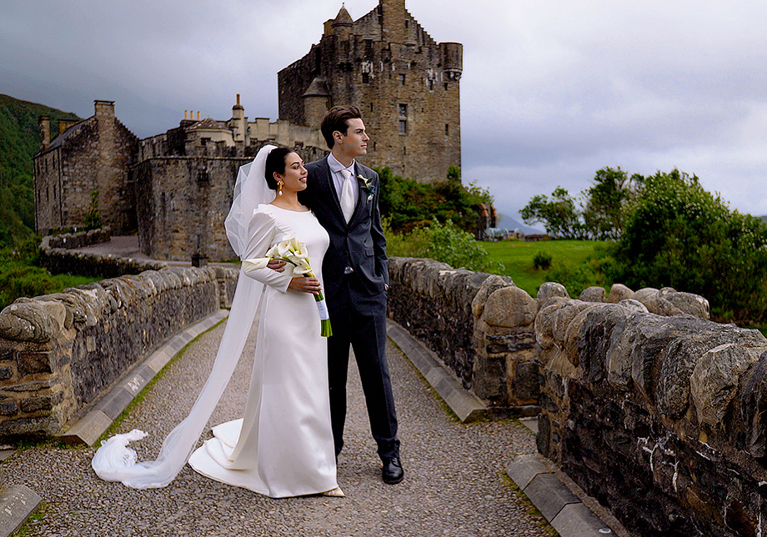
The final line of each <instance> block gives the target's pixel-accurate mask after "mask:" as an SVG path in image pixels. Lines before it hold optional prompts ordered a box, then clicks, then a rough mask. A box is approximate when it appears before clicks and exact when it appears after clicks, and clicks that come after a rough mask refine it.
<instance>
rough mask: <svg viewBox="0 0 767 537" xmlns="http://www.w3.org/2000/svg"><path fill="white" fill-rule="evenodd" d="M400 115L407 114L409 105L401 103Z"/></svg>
mask: <svg viewBox="0 0 767 537" xmlns="http://www.w3.org/2000/svg"><path fill="white" fill-rule="evenodd" d="M399 115H400V116H407V105H406V104H400V105H399Z"/></svg>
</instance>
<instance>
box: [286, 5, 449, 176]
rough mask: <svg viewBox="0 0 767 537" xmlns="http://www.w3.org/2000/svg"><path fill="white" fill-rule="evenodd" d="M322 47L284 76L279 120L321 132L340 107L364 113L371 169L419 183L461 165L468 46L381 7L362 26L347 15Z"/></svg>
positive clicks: (332, 25) (330, 25)
mask: <svg viewBox="0 0 767 537" xmlns="http://www.w3.org/2000/svg"><path fill="white" fill-rule="evenodd" d="M323 30H324V32H323V35H322V38H321V39H320V42H319V43H318V44H316V45H313V46H312V47H311V50H310V51H309V53H308V54H306V55H305V56H304V57H303V58H301V59H299V60H297V61H295V62H294V63H292V64H291V65H289V66H288V67H286V68H284V69H282V70H281V71H280V72H279V74H278V87H279V111H280V119H281V120H287V121H290V122H292V123H296V124H299V125H306V126H308V127H314V128H316V127H319V118H321V116H322V114H324V111H325V110H326V109H327V108H329V107H331V106H335V105H339V104H353V105H356V106H358V107H359V108H360V109H361V110H362V115H363V119H364V121H365V125H366V127H367V130H368V133H369V134H370V137H371V141H370V143H369V144H368V154H367V156H366V157H365V158H364V159H361V160H364V162H365V164H367V165H370V166H381V167H383V166H388V167H390V168H391V169H392V171H393V172H394V173H395V175H401V176H403V177H409V178H411V179H415V180H417V181H420V182H433V181H440V180H444V179H445V177H446V175H447V169H448V167H449V166H450V165H453V164H454V165H457V166H460V165H461V118H460V78H461V72H462V69H463V46H462V45H461V44H460V43H437V42H435V41H434V40H433V39H432V38H431V36H430V35H429V34H428V33H427V32H426V31H425V30H424V29H423V28H422V27H421V25H420V24H419V23H418V21H416V20H415V19H414V18H413V16H412V15H411V14H410V13H409V12H408V11H407V9H406V7H405V0H379V4H378V6H377V7H376V8H375V9H373V10H372V11H370V12H369V13H367V14H366V15H363V16H362V17H361V18H359V19H357V20H352V18H351V16H350V15H349V13H348V11H347V10H346V8H344V7H342V8H341V10H340V11H339V12H338V15H337V16H336V18H335V19H330V20H328V21H326V22H325V25H324V28H323Z"/></svg>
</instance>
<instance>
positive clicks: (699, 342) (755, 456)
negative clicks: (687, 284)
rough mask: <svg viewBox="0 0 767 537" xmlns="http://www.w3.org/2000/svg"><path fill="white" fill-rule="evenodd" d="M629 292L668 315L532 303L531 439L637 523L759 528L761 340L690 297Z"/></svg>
mask: <svg viewBox="0 0 767 537" xmlns="http://www.w3.org/2000/svg"><path fill="white" fill-rule="evenodd" d="M611 294H612V293H611ZM636 295H639V298H640V299H643V300H645V302H647V303H649V304H651V305H652V306H653V307H655V308H656V309H659V310H668V311H670V312H671V315H668V316H660V315H657V314H653V313H649V312H648V311H647V309H648V308H646V307H644V305H643V304H642V303H640V302H638V301H637V300H633V299H628V300H624V301H622V302H619V303H618V304H609V303H588V302H583V301H580V300H570V299H567V298H564V297H552V298H550V299H548V300H547V301H546V302H544V303H543V304H541V311H540V313H539V314H538V316H537V319H536V323H535V335H536V339H537V341H538V344H539V346H540V348H541V352H540V364H539V366H540V371H541V374H542V381H543V384H542V387H541V396H540V405H541V408H542V414H541V416H540V418H539V433H538V436H537V443H538V448H539V451H541V453H543V454H544V455H546V456H547V457H549V458H550V459H552V460H554V461H555V462H557V463H558V464H559V465H560V466H561V468H562V469H563V470H564V471H565V472H566V473H567V474H568V475H569V476H570V477H572V478H573V479H574V480H575V481H576V483H578V484H579V485H580V486H581V487H582V488H584V489H585V490H586V492H588V493H589V494H590V495H592V496H594V497H596V498H597V499H599V501H600V502H601V503H603V504H605V505H607V506H608V507H609V508H610V509H611V511H612V512H613V514H614V515H615V516H617V517H618V518H619V519H620V520H621V521H622V522H623V524H624V525H625V526H626V527H627V528H628V529H629V530H630V531H631V532H632V533H633V534H634V535H642V536H645V535H663V536H685V537H687V536H712V535H716V536H722V537H735V536H739V537H744V536H753V537H756V536H757V535H764V534H765V530H767V517H765V516H764V515H765V514H767V511H766V510H765V499H766V498H767V484H766V483H767V471H766V470H765V466H764V465H765V464H767V435H766V433H767V429H766V428H765V426H767V417H765V416H767V414H766V413H765V411H767V339H765V338H764V336H762V334H761V333H760V332H758V331H756V330H745V329H740V328H737V327H735V326H733V325H723V324H718V323H714V322H711V321H708V320H706V319H705V318H701V317H704V316H703V315H699V316H695V315H690V314H689V311H692V312H693V313H694V312H695V311H696V309H699V308H701V307H702V303H701V301H700V300H699V299H700V297H695V296H694V295H687V294H685V293H674V292H673V290H668V289H664V290H660V291H658V290H649V291H643V292H641V293H640V292H638V293H635V294H634V296H636ZM674 304H676V305H674ZM678 306H682V308H679V307H678ZM679 309H682V311H678V310H679ZM684 309H687V310H688V313H687V314H686V313H683V311H684Z"/></svg>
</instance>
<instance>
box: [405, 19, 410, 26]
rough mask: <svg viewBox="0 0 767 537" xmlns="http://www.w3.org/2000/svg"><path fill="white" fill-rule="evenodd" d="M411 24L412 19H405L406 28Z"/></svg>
mask: <svg viewBox="0 0 767 537" xmlns="http://www.w3.org/2000/svg"><path fill="white" fill-rule="evenodd" d="M409 25H410V19H405V28H407V27H408V26H409Z"/></svg>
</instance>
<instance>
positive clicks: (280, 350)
mask: <svg viewBox="0 0 767 537" xmlns="http://www.w3.org/2000/svg"><path fill="white" fill-rule="evenodd" d="M249 232H250V233H249V236H250V243H249V245H248V253H247V256H246V257H245V258H246V259H252V258H258V257H263V256H264V255H265V253H266V251H267V250H268V249H269V247H271V246H272V245H273V244H275V243H277V242H279V241H280V240H281V239H283V238H284V237H285V236H286V235H290V234H295V236H296V238H298V239H299V240H300V241H302V242H304V243H305V244H306V246H307V250H308V252H309V259H310V263H311V266H312V268H313V269H314V273H315V274H316V275H317V277H318V278H320V277H321V273H322V270H321V269H322V259H323V257H324V255H325V250H326V249H327V247H328V243H329V238H328V234H327V232H326V231H325V230H324V229H323V228H322V226H321V225H320V224H319V222H317V219H316V218H315V217H314V215H313V214H312V213H311V212H295V211H290V210H287V209H283V208H280V207H276V206H274V205H259V206H258V209H257V210H256V212H255V213H254V216H253V218H252V219H251V222H250V229H249ZM291 268H292V265H287V266H286V267H285V271H284V272H282V273H278V272H275V271H273V270H271V269H268V268H265V269H260V270H255V271H252V272H248V273H247V275H246V273H244V272H243V273H241V277H246V276H249V277H253V278H255V279H257V280H258V281H260V282H262V283H263V284H264V293H263V298H262V302H261V312H260V321H259V326H258V339H257V340H256V357H255V361H254V367H253V373H252V378H251V384H250V391H249V393H248V401H247V405H246V408H245V411H244V414H243V418H242V419H239V420H235V421H231V422H227V423H224V424H221V425H218V426H217V427H214V429H213V434H214V437H213V438H212V439H210V440H208V441H206V442H205V444H204V445H203V446H202V447H200V448H199V449H197V450H196V451H195V452H194V453H193V454H192V456H191V458H190V459H189V464H190V466H192V468H194V469H195V470H196V471H197V472H199V473H201V474H203V475H205V476H208V477H210V478H212V479H215V480H217V481H221V482H224V483H228V484H231V485H235V486H238V487H244V488H247V489H250V490H253V491H255V492H258V493H261V494H265V495H267V496H271V497H274V498H280V497H287V496H302V495H307V494H317V493H322V492H326V491H329V490H332V489H334V488H336V487H337V486H338V485H337V482H336V463H335V448H334V445H333V437H332V431H331V427H330V403H329V398H328V371H327V346H326V340H325V338H323V337H321V336H320V317H319V313H318V311H317V306H316V303H315V300H314V297H313V296H312V295H311V294H308V293H299V292H295V291H290V290H287V287H288V284H289V283H290V279H291V278H292V271H291Z"/></svg>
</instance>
